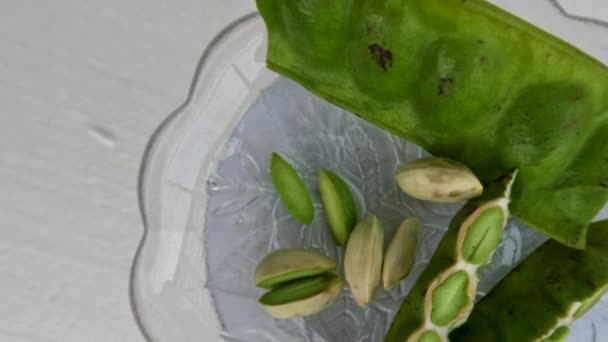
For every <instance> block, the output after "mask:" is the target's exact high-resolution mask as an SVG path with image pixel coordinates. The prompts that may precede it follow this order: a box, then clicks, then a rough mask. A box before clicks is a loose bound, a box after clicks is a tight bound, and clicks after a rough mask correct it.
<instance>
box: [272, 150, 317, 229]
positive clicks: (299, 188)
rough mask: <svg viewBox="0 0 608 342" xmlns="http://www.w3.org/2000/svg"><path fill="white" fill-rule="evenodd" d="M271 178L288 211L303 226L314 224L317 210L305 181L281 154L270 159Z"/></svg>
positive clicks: (274, 153)
mask: <svg viewBox="0 0 608 342" xmlns="http://www.w3.org/2000/svg"><path fill="white" fill-rule="evenodd" d="M270 177H271V178H272V183H273V184H274V187H275V189H276V190H277V193H278V194H279V197H280V198H281V201H283V204H284V205H285V208H287V211H288V212H289V213H290V214H291V216H293V217H294V218H295V219H296V220H298V221H299V222H300V223H303V224H309V223H311V222H312V220H313V218H314V215H315V209H314V207H313V204H312V199H311V198H310V194H309V193H308V189H306V185H305V184H304V181H303V180H302V178H301V177H300V175H299V174H298V172H297V171H296V170H295V169H294V168H293V166H291V165H289V163H288V162H287V161H285V159H283V158H282V157H281V156H280V155H279V154H277V153H276V152H273V153H272V155H271V157H270Z"/></svg>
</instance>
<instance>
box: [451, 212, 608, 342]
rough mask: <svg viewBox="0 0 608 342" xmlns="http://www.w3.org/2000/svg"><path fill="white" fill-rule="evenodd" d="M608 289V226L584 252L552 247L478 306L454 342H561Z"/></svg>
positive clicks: (595, 228) (596, 229)
mask: <svg viewBox="0 0 608 342" xmlns="http://www.w3.org/2000/svg"><path fill="white" fill-rule="evenodd" d="M607 289H608V220H605V221H601V222H597V223H593V224H591V226H590V227H589V243H588V244H587V249H585V250H584V251H580V250H575V249H571V248H568V247H565V246H563V245H560V244H559V243H557V242H555V241H552V240H551V241H547V242H546V243H545V244H543V245H542V246H540V247H539V248H538V249H536V250H535V251H534V252H532V254H530V256H528V258H526V259H525V260H524V261H523V262H522V263H521V264H520V265H519V266H517V267H516V268H515V269H514V270H513V271H511V273H509V274H508V275H507V276H506V277H505V278H504V279H503V280H501V281H500V283H498V285H496V286H495V287H494V288H493V289H492V291H490V292H489V293H488V294H487V295H486V296H485V297H484V298H483V299H482V300H481V301H480V302H479V303H478V304H477V305H476V306H475V309H474V310H473V312H472V313H471V316H470V317H469V320H468V321H467V323H466V324H464V325H463V326H461V327H460V328H458V329H456V330H455V331H454V332H453V333H452V334H451V335H450V341H452V342H486V341H522V342H527V341H542V342H549V341H552V342H553V341H561V340H562V339H563V338H565V336H566V335H567V334H568V327H569V325H570V324H571V323H572V322H573V321H574V320H576V319H577V318H579V317H580V316H581V315H583V314H584V313H585V312H586V311H587V310H588V309H590V308H591V307H592V306H593V305H594V304H595V303H596V302H597V301H598V300H599V299H600V298H601V296H602V295H603V294H604V293H605V292H606V290H607Z"/></svg>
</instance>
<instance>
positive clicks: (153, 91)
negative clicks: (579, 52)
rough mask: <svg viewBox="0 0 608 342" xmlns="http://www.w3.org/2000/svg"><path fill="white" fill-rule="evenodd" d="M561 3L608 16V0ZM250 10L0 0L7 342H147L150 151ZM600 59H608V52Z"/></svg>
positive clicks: (145, 2) (157, 2)
mask: <svg viewBox="0 0 608 342" xmlns="http://www.w3.org/2000/svg"><path fill="white" fill-rule="evenodd" d="M532 1H540V0H532ZM496 2H498V3H500V1H496ZM524 3H525V1H522V6H523V5H524ZM561 3H562V5H563V6H564V8H566V9H567V10H568V11H570V12H571V13H574V14H578V15H581V16H593V17H596V18H605V19H608V3H607V2H606V1H605V0H562V1H561ZM252 10H254V1H253V0H249V1H247V0H171V1H169V0H105V1H99V0H97V1H95V0H92V1H82V0H54V1H49V0H2V1H0V230H1V233H2V235H1V236H2V237H1V238H0V341H4V342H23V341H34V342H37V341H40V342H47V341H48V342H71V341H77V342H83V341H141V340H143V338H142V337H141V335H140V333H139V331H138V329H137V327H136V325H135V323H134V320H133V318H132V314H131V311H130V307H129V300H128V274H129V269H130V265H131V260H132V257H133V254H134V251H135V247H136V245H137V243H138V240H139V238H140V235H141V233H142V224H141V220H140V217H139V213H138V210H137V199H136V181H137V171H138V166H139V162H140V159H141V155H142V152H143V149H144V146H145V143H146V142H147V140H148V138H149V136H150V134H151V133H152V132H153V130H154V129H155V127H156V126H157V125H158V124H159V122H160V121H161V120H162V119H163V118H164V117H165V116H166V115H167V113H169V112H170V111H172V110H173V109H174V108H176V107H177V106H178V105H180V104H181V102H182V101H183V100H184V99H185V97H186V93H187V90H188V87H189V85H190V81H191V77H192V75H193V72H194V68H195V66H196V63H197V62H198V59H199V57H200V55H201V53H202V51H203V49H204V47H205V45H206V44H207V43H208V42H209V41H210V39H211V38H212V37H213V35H214V34H215V33H216V32H218V31H219V30H220V29H221V28H222V27H223V26H225V25H226V24H227V23H229V22H230V21H231V20H233V19H235V18H237V17H239V16H241V15H243V14H245V13H247V12H250V11H252ZM512 10H514V11H518V10H519V11H521V8H520V9H518V8H512ZM519 14H521V15H523V16H524V17H526V18H527V19H529V20H531V21H534V16H540V15H542V13H519ZM555 29H556V30H557V31H559V28H557V27H556V28H555ZM559 33H560V34H561V35H562V36H564V37H565V38H575V37H576V32H559ZM588 39H593V37H588ZM602 41H603V42H604V43H607V41H606V39H603V40H602ZM590 52H591V53H593V54H595V55H596V56H598V57H601V58H602V59H603V60H604V61H605V62H606V61H608V46H597V49H596V50H595V51H590ZM176 342H177V341H176Z"/></svg>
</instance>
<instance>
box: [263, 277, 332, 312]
mask: <svg viewBox="0 0 608 342" xmlns="http://www.w3.org/2000/svg"><path fill="white" fill-rule="evenodd" d="M332 279H333V277H330V276H326V275H320V276H313V277H309V278H303V279H298V280H295V281H293V282H291V283H287V284H284V285H281V286H279V287H277V288H275V289H273V290H270V291H269V292H267V293H265V294H264V295H263V296H262V297H261V298H260V300H259V302H260V304H262V305H282V304H287V303H290V302H295V301H298V300H301V299H305V298H309V297H312V296H314V295H317V294H319V293H321V292H323V291H325V290H327V289H328V288H329V285H330V284H331V281H332Z"/></svg>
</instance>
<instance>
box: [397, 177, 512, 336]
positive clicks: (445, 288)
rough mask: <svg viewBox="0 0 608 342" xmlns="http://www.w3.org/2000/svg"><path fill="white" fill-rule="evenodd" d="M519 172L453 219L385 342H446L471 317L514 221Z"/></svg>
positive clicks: (487, 190)
mask: <svg viewBox="0 0 608 342" xmlns="http://www.w3.org/2000/svg"><path fill="white" fill-rule="evenodd" d="M516 177H517V171H514V172H510V173H509V174H507V175H506V176H504V177H502V178H501V179H499V180H497V181H495V182H493V183H490V184H488V185H487V186H486V188H485V190H484V193H483V194H482V195H481V196H480V197H478V198H476V199H474V200H471V201H469V202H468V203H467V204H466V205H465V206H464V207H463V208H462V209H461V210H460V211H459V212H458V213H457V214H456V216H455V217H454V219H453V220H452V222H451V223H450V227H449V228H448V232H447V233H446V235H445V236H444V237H443V239H442V240H441V242H440V244H439V246H438V248H437V250H436V251H435V253H434V254H433V257H432V258H431V260H430V261H429V264H428V265H427V267H426V268H425V270H424V271H423V272H422V274H421V275H420V277H419V278H418V280H417V281H416V284H415V285H414V287H413V288H412V290H411V291H410V293H409V295H408V296H407V298H406V299H405V301H404V302H403V304H402V306H401V308H400V309H399V312H398V313H397V315H396V317H395V319H394V321H393V323H392V324H391V327H390V330H389V331H388V333H387V335H386V337H385V341H386V342H393V341H395V342H396V341H400V342H403V341H408V342H418V341H420V340H423V341H424V340H426V339H437V338H438V339H437V341H447V337H448V334H449V332H450V331H452V330H453V329H455V328H456V327H458V326H459V325H461V324H463V323H464V322H465V321H466V320H467V318H468V316H469V314H470V313H471V311H472V309H473V305H474V300H475V293H476V292H477V284H478V283H479V278H478V272H479V270H480V269H481V268H483V267H484V266H486V265H487V264H488V263H489V262H490V260H491V258H492V255H493V254H494V251H495V250H496V248H497V246H498V243H499V241H500V236H501V235H502V231H503V229H504V226H505V224H506V222H507V219H508V216H509V202H510V194H511V188H512V185H513V182H514V180H515V178H516Z"/></svg>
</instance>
